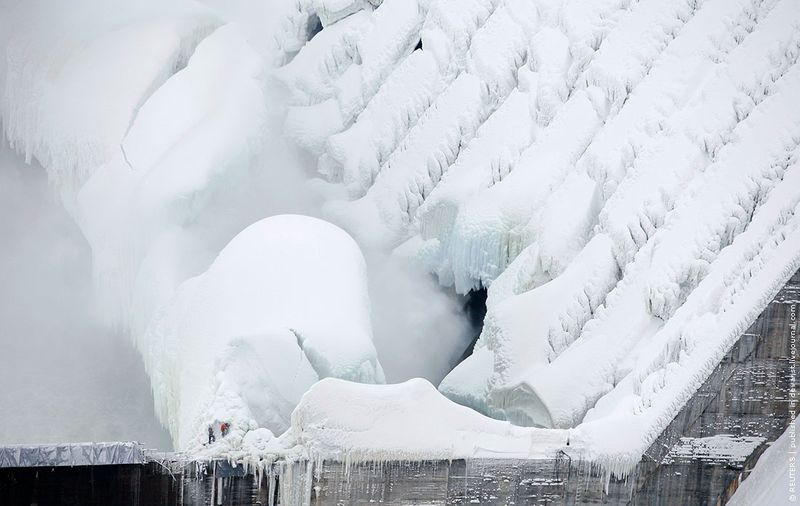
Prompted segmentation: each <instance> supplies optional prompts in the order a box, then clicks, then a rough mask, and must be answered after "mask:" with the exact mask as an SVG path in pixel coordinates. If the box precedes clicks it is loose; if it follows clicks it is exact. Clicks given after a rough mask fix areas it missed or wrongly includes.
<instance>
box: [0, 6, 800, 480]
mask: <svg viewBox="0 0 800 506" xmlns="http://www.w3.org/2000/svg"><path fill="white" fill-rule="evenodd" d="M3 9H4V14H7V15H5V16H3V17H2V20H0V28H1V29H2V31H0V37H1V38H0V43H2V50H3V54H4V58H3V59H2V61H0V65H1V66H0V86H2V90H0V91H2V95H1V96H0V100H2V104H0V113H1V114H2V119H3V127H4V130H5V136H6V139H7V141H8V142H9V143H10V144H11V145H12V146H13V147H14V148H15V149H16V150H18V151H19V152H21V153H24V154H25V156H26V157H28V158H36V159H37V160H39V161H40V162H41V163H42V165H43V166H44V167H45V168H46V169H47V170H48V173H49V175H50V178H51V180H52V182H53V184H54V185H55V186H56V187H57V188H58V189H59V191H60V192H61V195H62V197H63V201H64V204H65V207H66V208H67V209H68V210H69V211H70V213H71V214H72V215H73V216H74V218H75V220H76V221H77V223H78V224H79V225H80V227H81V229H82V231H83V232H84V234H85V236H86V238H87V240H88V242H89V244H90V246H91V248H92V255H93V269H94V275H95V280H96V289H97V299H98V301H99V302H100V303H102V312H103V314H105V315H106V317H107V319H108V321H109V323H111V324H113V325H116V326H117V327H119V328H121V329H124V330H125V331H126V332H127V333H128V334H130V335H131V337H132V338H133V339H134V342H135V343H136V344H137V346H138V348H139V350H140V352H141V353H142V355H143V357H144V361H145V363H146V364H147V369H148V373H149V375H150V379H151V384H152V387H153V391H154V395H155V402H156V406H157V411H158V413H159V416H160V418H161V420H162V422H163V423H164V424H165V425H166V426H167V427H169V429H170V433H171V435H172V438H173V441H174V442H175V445H176V447H177V448H179V449H183V450H187V451H191V452H195V454H196V455H200V456H209V457H213V456H225V457H228V458H231V459H234V460H240V461H245V462H247V463H248V465H254V466H256V467H257V466H258V465H262V466H266V465H268V463H269V462H271V461H272V460H274V459H276V458H285V459H290V460H291V459H293V458H301V459H306V458H311V459H312V460H313V459H320V458H325V457H326V456H333V457H336V458H340V459H344V460H345V461H353V460H386V459H399V458H402V459H448V458H475V457H493V458H498V457H508V458H536V457H539V456H542V455H547V454H552V453H553V452H555V451H557V450H558V449H560V448H562V447H563V446H565V445H566V444H567V442H569V444H570V447H572V448H579V449H581V450H582V453H583V455H584V458H585V459H586V460H587V461H590V462H593V463H594V464H595V465H597V466H599V468H601V469H602V470H603V472H605V473H607V474H608V475H613V476H616V477H622V476H626V475H628V474H629V473H631V472H632V471H633V470H634V469H635V468H636V466H637V465H638V463H639V462H640V461H641V458H642V455H643V454H644V453H645V452H646V450H647V449H648V448H650V447H651V445H652V444H654V442H655V441H656V440H657V438H658V437H659V436H660V435H661V434H663V433H664V431H665V430H666V429H667V427H668V426H669V424H670V423H671V421H672V420H673V419H674V418H675V416H676V415H678V413H679V412H680V410H681V409H682V408H683V407H684V405H685V404H686V402H687V401H688V400H689V399H690V398H691V397H692V395H693V394H694V393H695V392H696V391H697V390H698V388H700V387H701V385H702V384H703V382H704V381H706V380H707V379H708V378H709V377H710V376H711V375H712V373H713V371H714V370H715V368H716V367H717V365H718V364H719V363H720V361H721V360H722V359H723V357H725V355H726V353H728V352H729V351H730V350H731V349H732V346H733V345H734V343H735V342H736V341H737V339H738V338H739V336H740V335H741V334H742V333H743V332H744V331H745V330H746V329H747V327H748V325H750V323H751V322H752V321H754V319H755V317H756V316H757V315H758V314H759V313H760V311H761V310H762V309H763V308H764V307H765V306H766V304H767V302H768V301H770V300H771V299H772V298H773V297H774V295H775V294H776V293H777V292H778V290H779V289H780V288H781V287H782V286H783V285H784V283H785V282H786V281H787V280H788V279H789V278H790V276H791V275H792V274H793V273H794V272H796V271H797V270H798V267H800V169H798V159H797V154H798V145H800V95H798V94H797V93H796V90H797V89H798V86H800V66H798V64H797V62H798V58H800V29H799V28H798V27H799V26H800V9H798V5H797V2H796V0H764V1H751V0H734V1H731V0H704V1H697V0H667V1H662V0H639V1H634V0H602V1H595V0H569V1H567V2H552V1H548V0H533V1H532V0H383V1H380V0H300V1H296V0H271V1H269V2H248V1H246V0H242V1H237V2H225V3H223V2H215V1H208V2H206V3H194V2H180V1H177V0H176V1H171V2H166V3H163V2H150V1H147V2H137V3H135V4H131V3H124V2H122V3H119V4H117V2H92V1H82V2H77V3H76V4H75V5H74V6H73V5H72V4H70V6H69V7H66V6H64V5H63V4H60V3H57V4H56V5H52V4H51V3H47V4H45V3H39V2H15V1H13V0H12V1H11V2H9V1H8V0H6V2H5V3H4V4H3ZM284 133H285V134H287V136H288V137H289V139H290V140H291V143H290V142H287V141H286V139H285V136H284ZM297 146H299V147H300V148H301V149H302V151H299V150H297V149H296V147H297ZM308 160H311V161H312V162H311V165H312V167H311V169H312V170H311V171H308V172H302V171H300V173H298V172H297V171H292V170H290V168H291V167H297V166H301V167H305V164H306V163H307V162H308ZM287 194H289V195H291V196H292V197H296V198H290V199H289V203H288V204H287V203H286V202H282V201H281V199H282V198H285V196H286V195H287ZM298 199H300V200H305V199H308V200H309V201H311V202H313V203H315V204H317V203H318V204H319V207H316V206H308V207H302V206H301V208H300V209H296V208H292V207H293V206H292V205H291V204H292V203H294V202H296V201H297V200H298ZM276 202H277V203H281V205H277V204H276ZM294 207H297V206H294ZM286 211H292V212H294V213H297V212H298V211H299V212H301V214H317V215H319V216H321V217H322V218H324V220H325V221H321V220H319V219H317V218H297V217H294V218H287V217H274V216H273V217H268V216H271V215H274V214H277V213H285V212H286ZM292 220H294V222H292ZM327 222H332V223H334V224H335V225H334V224H331V223H327ZM276 223H283V226H281V227H276V226H274V225H275V224H276ZM287 223H288V224H287ZM286 236H289V239H288V240H287V239H286ZM350 236H352V237H353V238H355V241H356V243H357V244H358V247H356V246H355V244H356V243H354V242H353V239H351V238H350ZM308 242H313V244H314V246H313V247H311V246H309V244H308ZM311 249H313V250H314V251H311V252H309V251H308V250H311ZM362 252H364V253H366V254H367V255H368V256H370V257H371V256H373V255H376V254H377V255H379V256H380V255H383V256H387V255H391V256H392V258H394V259H396V260H399V261H403V262H406V263H415V264H416V265H421V266H422V267H423V268H424V269H426V270H427V271H428V272H430V273H432V274H433V275H435V276H436V278H437V279H438V281H439V283H440V284H441V285H443V286H445V287H451V288H452V289H453V290H455V291H456V292H458V293H467V292H469V291H470V290H474V289H477V288H487V289H488V300H487V307H488V312H487V316H486V319H485V321H484V329H483V332H482V334H481V336H480V338H479V340H478V342H477V344H476V346H475V350H474V353H473V354H472V355H471V356H470V357H469V358H467V359H466V360H465V361H464V362H462V363H461V364H459V366H458V367H456V368H455V369H454V370H453V371H452V372H450V374H448V375H447V377H446V378H445V379H444V380H443V381H442V382H441V384H439V385H438V388H437V386H434V385H432V384H430V383H427V382H426V381H425V380H421V379H413V380H410V381H408V382H405V383H402V384H396V385H381V383H382V382H383V380H384V379H385V378H384V377H383V375H382V374H381V371H382V370H383V368H382V367H381V364H380V362H381V357H380V354H379V353H377V350H376V349H375V347H374V345H375V342H376V341H377V340H374V339H373V338H374V337H376V336H374V335H373V326H375V327H377V326H378V325H377V322H374V321H370V318H369V317H367V316H365V315H368V314H369V310H368V307H369V302H370V301H369V299H368V298H367V297H365V293H367V292H366V291H365V289H364V286H365V284H366V282H365V280H364V276H363V264H364V259H363V258H362ZM326 254H329V255H330V260H331V261H332V262H333V264H334V266H333V267H331V268H328V269H324V268H322V267H321V264H322V263H323V260H327V256H326ZM343 273H347V274H346V275H345V277H346V279H347V281H343V278H342V277H341V276H342V275H343ZM295 282H296V283H297V285H298V286H299V287H302V293H296V292H293V291H292V289H291V288H290V287H292V286H294V283H295ZM334 286H335V287H337V289H338V290H341V293H339V292H337V291H335V290H334V289H333V288H332V287H334ZM420 286H421V285H420ZM284 295H285V296H284ZM270 304H278V305H277V306H276V307H280V308H282V309H283V311H281V312H280V314H277V313H276V312H273V311H270V310H269V305H270ZM431 306H433V304H431ZM331 307H335V308H337V310H336V311H335V313H336V314H331V313H330V308H331ZM194 322H204V324H203V325H202V327H196V326H195V325H196V324H195V323H194ZM321 322H324V323H325V324H324V325H322V327H324V328H322V329H320V328H317V325H319V323H321ZM293 336H294V338H295V339H294V341H293V340H292V337H293ZM427 337H428V339H430V340H434V339H436V337H437V335H436V334H433V335H430V336H427ZM405 338H410V336H405ZM265 349H269V350H270V356H265ZM273 352H274V353H273ZM419 353H420V354H421V355H424V354H425V353H426V350H425V349H421V350H420V351H419ZM270 364H271V365H270ZM280 367H287V370H288V369H289V368H291V370H292V372H291V374H293V375H294V376H292V377H296V378H298V380H297V381H296V382H291V384H288V383H289V382H286V381H285V380H286V378H287V377H288V376H286V375H284V374H280V375H277V377H276V376H273V373H274V372H275V371H277V370H279V368H280ZM287 374H290V373H288V372H287ZM316 379H320V381H319V382H316V383H314V381H315V380H316ZM353 380H355V381H356V382H354V381H353ZM358 382H366V383H371V384H368V385H365V384H363V383H358ZM312 383H313V386H311V388H310V389H308V391H307V392H306V393H304V394H303V390H305V389H304V386H306V385H311V384H312ZM301 394H302V395H301ZM289 413H291V415H289ZM287 417H289V418H288V420H287ZM222 421H231V422H232V423H233V432H232V434H231V435H230V436H229V437H227V438H224V439H220V440H218V441H217V442H216V443H215V444H213V445H207V446H204V445H203V442H204V440H205V437H204V435H205V431H206V430H207V427H208V425H209V424H211V425H212V426H213V425H214V424H216V423H217V422H222ZM444 421H446V423H443V422H444ZM287 427H288V430H286V431H285V432H283V434H282V435H281V434H280V433H281V432H282V431H284V429H286V428H287Z"/></svg>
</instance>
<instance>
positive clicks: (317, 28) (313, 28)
mask: <svg viewBox="0 0 800 506" xmlns="http://www.w3.org/2000/svg"><path fill="white" fill-rule="evenodd" d="M306 30H307V32H308V40H311V39H313V38H314V36H315V35H317V34H318V33H319V32H321V31H322V22H321V21H320V20H319V16H316V15H312V16H309V17H308V25H307V27H306Z"/></svg>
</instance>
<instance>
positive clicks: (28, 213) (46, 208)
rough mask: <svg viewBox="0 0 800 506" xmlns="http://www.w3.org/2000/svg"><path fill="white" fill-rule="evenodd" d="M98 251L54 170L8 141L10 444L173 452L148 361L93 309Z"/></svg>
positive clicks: (6, 393)
mask: <svg viewBox="0 0 800 506" xmlns="http://www.w3.org/2000/svg"><path fill="white" fill-rule="evenodd" d="M91 283H92V281H91V252H90V250H89V245H88V244H87V243H86V241H85V240H84V239H83V237H82V235H81V233H80V231H79V230H78V227H77V226H76V225H75V224H74V222H73V221H72V219H71V218H70V217H69V215H67V213H66V211H65V210H64V208H63V207H62V205H61V203H60V202H59V199H58V197H57V196H56V192H55V191H54V190H53V189H52V188H51V187H50V186H49V185H48V182H47V177H46V175H45V171H44V169H43V168H42V167H41V166H39V165H38V164H36V163H35V162H34V164H32V165H27V164H25V163H24V162H23V161H22V159H21V158H20V157H18V156H17V155H16V154H15V153H13V152H12V151H11V150H10V149H9V148H8V146H7V145H6V142H5V141H3V142H2V146H0V385H1V386H0V414H2V423H0V444H9V443H26V444H44V443H55V442H80V441H109V440H110V441H118V440H138V441H141V442H143V443H145V444H146V445H147V446H148V447H153V448H158V449H170V448H171V442H170V439H169V436H168V434H167V432H166V431H165V430H164V429H163V428H162V427H161V426H160V424H159V423H158V421H157V420H156V418H155V414H154V411H153V399H152V396H151V394H150V387H149V383H148V381H147V377H146V375H145V372H144V368H143V366H142V362H141V359H140V358H139V355H138V354H137V352H136V350H135V349H134V348H133V346H132V345H131V343H130V341H129V340H128V339H127V337H124V336H121V335H119V334H115V333H113V332H111V331H109V330H108V329H106V328H104V327H103V326H102V325H100V324H99V323H98V320H97V318H95V316H96V315H94V314H93V312H92V309H91V308H92V307H93V304H92V284H91Z"/></svg>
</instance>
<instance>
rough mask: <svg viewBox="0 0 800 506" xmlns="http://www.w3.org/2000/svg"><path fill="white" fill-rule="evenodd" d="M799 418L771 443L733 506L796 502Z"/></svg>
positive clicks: (748, 477)
mask: <svg viewBox="0 0 800 506" xmlns="http://www.w3.org/2000/svg"><path fill="white" fill-rule="evenodd" d="M797 426H798V424H797V419H795V420H794V422H793V423H792V425H791V426H790V427H789V428H788V429H786V432H784V433H783V435H782V436H781V437H780V438H778V440H777V441H775V442H774V443H772V445H770V447H769V448H767V450H766V451H765V452H764V454H763V455H761V457H760V458H759V459H758V463H756V466H755V467H754V468H753V470H752V471H751V472H750V474H749V475H748V476H747V478H745V480H744V481H743V482H742V484H741V485H739V488H737V489H736V493H735V494H733V497H731V500H730V501H728V504H729V505H730V506H748V505H751V504H770V505H774V506H780V505H788V504H795V503H797V428H798V427H797Z"/></svg>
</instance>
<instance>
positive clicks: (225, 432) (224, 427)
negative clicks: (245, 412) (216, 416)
mask: <svg viewBox="0 0 800 506" xmlns="http://www.w3.org/2000/svg"><path fill="white" fill-rule="evenodd" d="M230 428H231V424H229V423H228V422H224V423H223V424H222V425H220V426H219V431H220V432H222V437H225V436H227V435H228V430H229V429H230Z"/></svg>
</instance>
